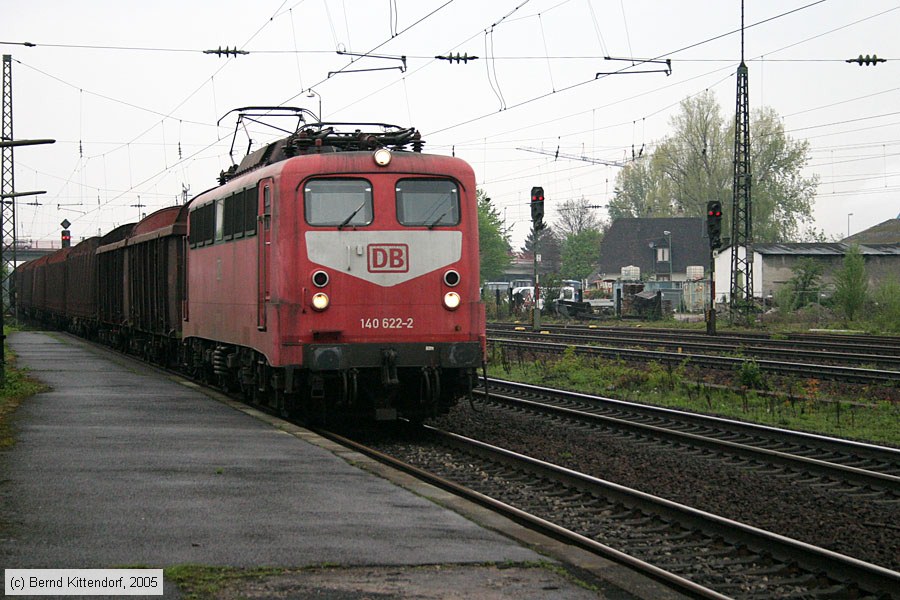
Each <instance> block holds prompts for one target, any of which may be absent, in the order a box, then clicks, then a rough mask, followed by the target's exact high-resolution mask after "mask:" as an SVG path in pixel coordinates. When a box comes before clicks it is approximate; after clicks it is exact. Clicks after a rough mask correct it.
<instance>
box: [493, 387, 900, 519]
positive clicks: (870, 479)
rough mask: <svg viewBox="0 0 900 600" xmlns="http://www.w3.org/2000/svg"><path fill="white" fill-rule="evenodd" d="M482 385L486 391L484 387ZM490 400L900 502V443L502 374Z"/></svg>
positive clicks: (806, 482) (847, 491)
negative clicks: (581, 390)
mask: <svg viewBox="0 0 900 600" xmlns="http://www.w3.org/2000/svg"><path fill="white" fill-rule="evenodd" d="M482 384H484V382H483V381H482ZM480 391H481V393H482V394H484V388H483V387H482V388H481V390H480ZM487 401H488V402H492V403H497V404H501V405H504V406H510V407H513V408H517V409H520V410H527V411H532V412H535V413H539V414H544V415H549V416H551V417H553V418H558V419H566V420H569V421H571V422H572V423H574V424H588V425H590V426H593V427H598V428H602V429H604V430H606V431H610V432H614V433H616V434H619V435H623V436H628V437H632V438H634V437H635V436H637V437H640V438H643V439H649V440H659V441H660V442H661V443H664V444H672V445H677V446H681V447H687V448H693V449H697V450H701V451H703V452H704V453H708V454H709V455H710V456H711V457H712V456H715V457H716V458H718V459H720V460H721V459H723V458H725V459H730V457H736V458H738V459H739V460H741V461H743V467H744V468H748V469H756V470H759V469H765V470H769V471H770V472H773V471H771V469H772V468H773V467H774V468H775V469H777V471H774V473H777V474H778V476H779V477H782V478H785V479H791V480H793V481H795V482H802V483H803V484H804V485H816V486H832V488H833V490H834V492H836V493H843V494H846V495H849V496H851V497H853V496H861V495H863V496H866V497H870V498H871V497H873V495H876V494H877V495H879V496H880V497H881V498H882V499H883V501H884V502H888V503H891V504H893V505H896V506H897V507H898V509H900V449H897V448H888V447H884V446H876V445H873V444H866V443H862V442H855V441H851V440H843V439H838V438H830V437H826V436H821V435H815V434H809V433H803V432H797V431H790V430H785V429H778V428H774V427H767V426H763V425H757V424H754V423H745V422H741V421H733V420H730V419H723V418H719V417H711V416H707V415H700V414H694V413H687V412H683V411H677V410H671V409H666V408H661V407H655V406H648V405H644V404H637V403H633V402H626V401H622V400H616V399H613V398H604V397H600V396H591V395H587V394H581V393H577V392H567V391H564V390H556V389H551V388H544V387H540V386H534V385H528V384H522V383H516V382H511V381H503V380H497V379H491V380H489V381H488V397H487ZM835 482H840V485H835ZM843 484H847V485H843Z"/></svg>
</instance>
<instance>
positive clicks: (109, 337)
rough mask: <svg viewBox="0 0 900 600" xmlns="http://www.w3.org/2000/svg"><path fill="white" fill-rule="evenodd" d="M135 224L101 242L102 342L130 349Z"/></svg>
mask: <svg viewBox="0 0 900 600" xmlns="http://www.w3.org/2000/svg"><path fill="white" fill-rule="evenodd" d="M134 226H135V224H134V223H128V224H126V225H120V226H118V227H116V228H115V229H113V230H112V231H110V232H109V233H107V234H106V235H104V236H103V237H102V238H100V242H99V245H98V247H97V313H98V317H99V321H100V323H99V328H100V329H99V332H98V337H99V339H100V341H101V342H104V343H106V344H109V345H111V346H114V347H118V348H121V349H122V350H124V349H126V347H127V346H126V345H125V344H126V343H127V335H126V333H125V331H123V328H127V325H128V323H127V315H128V313H127V311H126V306H127V304H128V298H127V294H128V288H127V286H126V285H125V276H126V264H125V244H126V241H127V238H128V236H129V235H130V234H131V231H132V230H133V229H134Z"/></svg>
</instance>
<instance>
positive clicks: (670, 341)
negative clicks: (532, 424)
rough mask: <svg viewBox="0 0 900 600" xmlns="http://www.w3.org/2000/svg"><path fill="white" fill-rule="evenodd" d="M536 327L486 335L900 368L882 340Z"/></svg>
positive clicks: (500, 327)
mask: <svg viewBox="0 0 900 600" xmlns="http://www.w3.org/2000/svg"><path fill="white" fill-rule="evenodd" d="M541 331H542V332H546V333H540V332H537V333H536V332H534V331H530V330H528V329H527V328H523V326H521V325H519V326H512V325H507V324H493V325H491V326H490V327H488V329H487V334H488V336H490V337H506V338H509V337H512V338H514V339H518V338H527V339H535V338H537V339H550V340H552V341H558V342H564V343H568V344H582V345H587V344H596V345H601V346H607V347H609V346H615V347H627V348H641V349H648V350H664V351H667V352H688V353H700V354H711V355H731V356H735V355H737V354H739V355H740V356H741V357H750V358H756V359H765V360H773V361H784V360H789V361H792V362H797V363H811V364H823V365H842V366H850V367H854V366H855V367H864V368H870V369H871V368H877V369H882V370H887V371H900V346H896V347H895V346H893V345H890V344H888V343H887V342H885V341H882V340H881V338H879V339H878V340H871V341H870V342H869V343H868V344H866V345H859V342H854V343H846V342H844V343H839V342H836V341H827V340H822V341H814V340H791V339H772V338H761V337H760V338H746V337H727V336H726V337H719V336H712V337H711V336H700V335H696V334H694V335H681V334H679V333H676V332H665V331H657V332H652V331H651V332H647V331H645V330H643V329H632V330H630V331H619V330H607V329H592V328H590V327H549V328H548V327H545V328H543V329H542V330H541ZM894 343H895V344H896V343H897V342H894Z"/></svg>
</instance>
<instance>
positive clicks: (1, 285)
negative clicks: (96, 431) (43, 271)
mask: <svg viewBox="0 0 900 600" xmlns="http://www.w3.org/2000/svg"><path fill="white" fill-rule="evenodd" d="M2 112H3V115H2V124H0V128H2V131H0V201H2V204H0V385H3V384H5V383H6V359H5V358H4V351H5V348H4V346H5V340H6V335H5V334H4V333H3V325H4V323H5V321H6V309H7V308H8V306H9V301H8V300H9V298H8V290H9V279H10V277H12V272H13V269H15V266H16V245H17V244H16V241H17V234H16V198H18V197H19V196H30V195H33V194H43V193H44V192H16V191H15V189H16V186H15V169H14V168H13V167H14V162H13V148H14V147H16V146H35V145H38V144H52V143H54V141H55V140H14V139H13V118H12V114H13V113H12V56H10V55H9V54H4V55H3V109H2ZM7 248H9V249H10V251H11V252H5V250H6V249H7Z"/></svg>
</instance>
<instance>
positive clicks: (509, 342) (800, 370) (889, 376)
mask: <svg viewBox="0 0 900 600" xmlns="http://www.w3.org/2000/svg"><path fill="white" fill-rule="evenodd" d="M538 335H540V334H534V333H528V334H525V333H523V334H521V335H519V336H516V337H512V336H511V337H503V338H498V337H488V343H490V344H493V345H495V346H501V347H504V348H507V349H509V350H513V351H517V352H520V353H523V354H525V353H530V354H535V353H544V354H561V353H562V352H563V351H564V350H566V349H567V348H570V347H571V348H574V350H575V353H576V354H578V355H580V356H591V357H596V358H606V359H612V360H624V361H626V362H640V363H647V362H657V363H661V364H670V365H679V364H682V363H685V362H688V363H690V365H692V366H694V367H700V368H704V369H718V370H723V369H724V370H728V371H731V372H734V371H735V370H737V369H739V368H740V367H741V365H743V364H744V363H746V362H747V361H748V360H751V359H750V358H743V357H735V356H722V355H713V354H695V353H689V352H665V351H660V350H642V349H635V348H623V347H613V346H596V345H575V344H571V343H564V342H552V341H547V336H546V335H545V336H543V337H541V338H538V337H536V336H538ZM752 360H753V361H754V362H755V363H756V365H757V366H758V367H759V368H760V369H761V370H762V371H765V372H767V373H772V374H776V375H783V376H788V377H801V378H809V377H812V378H818V379H828V380H833V381H842V382H849V383H860V384H874V385H883V386H895V385H897V384H898V383H900V370H890V369H868V368H862V367H848V366H842V365H828V364H813V363H802V362H794V361H788V360H764V359H755V358H753V359H752Z"/></svg>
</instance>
